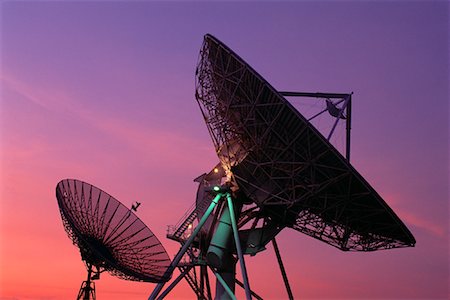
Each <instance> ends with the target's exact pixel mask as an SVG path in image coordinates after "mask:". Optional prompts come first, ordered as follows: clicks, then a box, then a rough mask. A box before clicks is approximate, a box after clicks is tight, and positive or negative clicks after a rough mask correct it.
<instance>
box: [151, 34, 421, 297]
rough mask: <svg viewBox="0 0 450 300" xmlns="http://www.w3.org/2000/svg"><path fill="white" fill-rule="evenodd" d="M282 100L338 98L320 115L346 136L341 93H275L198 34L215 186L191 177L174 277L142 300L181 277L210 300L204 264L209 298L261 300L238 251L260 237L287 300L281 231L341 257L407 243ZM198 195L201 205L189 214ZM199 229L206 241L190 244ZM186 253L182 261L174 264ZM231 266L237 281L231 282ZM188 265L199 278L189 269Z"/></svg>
mask: <svg viewBox="0 0 450 300" xmlns="http://www.w3.org/2000/svg"><path fill="white" fill-rule="evenodd" d="M283 95H284V96H306V97H323V98H328V99H329V98H334V99H341V100H342V101H341V102H343V105H342V106H341V107H340V108H338V107H337V106H335V105H333V106H331V105H329V107H328V110H329V112H330V115H332V116H333V115H335V116H334V117H336V122H338V121H339V120H340V119H344V120H345V121H346V122H347V134H349V129H350V119H351V118H350V115H351V114H350V111H349V109H350V103H351V96H352V95H351V94H330V93H305V92H299V93H296V92H294V93H290V92H283V93H281V92H278V91H277V90H275V89H274V88H273V87H272V86H271V85H270V84H269V83H268V82H267V81H266V80H264V79H263V78H262V77H261V76H260V75H259V74H258V73H257V72H256V71H255V70H253V69H252V68H251V67H250V66H249V65H248V64H247V63H246V62H244V61H243V60H242V59H241V58H240V57H239V56H238V55H237V54H235V53H234V52H233V51H232V50H231V49H230V48H228V47H227V46H226V45H225V44H223V43H222V42H220V41H219V40H218V39H217V38H215V37H213V36H212V35H209V34H207V35H205V37H204V43H203V46H202V49H201V51H200V59H199V63H198V66H197V71H196V94H195V96H196V99H197V102H198V104H199V106H200V109H201V111H202V114H203V117H204V120H205V123H206V125H207V127H208V131H209V133H210V135H211V138H212V141H213V144H214V146H215V150H216V153H217V156H218V158H219V160H220V164H219V165H220V168H221V169H223V172H224V174H223V175H222V176H221V181H220V182H221V184H220V185H216V186H213V187H212V188H211V189H207V188H206V187H207V186H209V185H210V183H211V182H213V183H214V182H217V181H214V180H216V179H212V177H208V176H210V174H211V172H209V173H208V174H204V175H202V176H200V177H199V178H197V181H198V182H199V191H200V192H198V193H197V205H196V206H195V207H194V208H193V209H192V210H191V211H188V212H187V213H186V215H185V216H186V218H185V219H184V220H185V221H184V222H180V224H179V226H178V227H177V229H176V232H178V233H180V232H183V231H184V230H186V228H188V227H189V226H188V224H192V221H193V220H196V219H197V220H198V224H197V226H196V227H195V229H194V230H193V231H192V232H191V233H190V234H189V235H188V236H186V238H185V239H184V240H182V241H180V243H181V245H182V247H181V249H180V251H179V252H178V254H177V255H176V257H175V258H174V259H173V261H172V263H171V265H170V267H169V268H168V269H167V274H166V277H167V276H169V275H171V274H172V272H173V271H174V269H175V268H176V267H178V268H179V269H180V271H181V273H180V275H179V276H178V277H177V278H176V279H175V280H174V281H173V282H172V284H171V285H170V286H169V287H168V288H167V289H166V290H165V291H164V292H162V293H161V294H160V292H161V290H162V288H163V286H164V283H159V284H158V285H157V286H156V287H155V289H154V290H153V292H152V294H151V295H150V298H149V299H156V298H158V299H162V298H163V297H165V296H166V295H167V294H168V293H169V292H170V290H171V289H172V288H173V287H174V286H175V285H176V284H177V283H178V282H179V281H180V280H181V279H182V278H183V277H184V278H185V279H186V280H187V282H188V283H189V284H190V286H191V288H192V289H193V291H194V292H195V293H196V295H197V297H198V299H211V298H212V297H211V291H210V288H209V284H208V275H207V272H206V274H205V271H204V270H205V269H206V268H209V269H210V270H211V271H212V273H213V274H214V275H215V276H216V278H217V284H216V299H235V295H234V289H235V284H236V283H237V284H238V285H240V286H242V287H244V289H245V295H246V299H251V298H252V297H255V298H257V299H262V298H261V297H259V296H258V295H257V294H256V293H254V292H253V291H252V290H251V289H250V284H249V280H248V275H247V272H246V267H245V261H244V254H250V255H255V254H257V253H258V252H259V251H262V250H264V248H265V247H264V246H265V245H266V244H267V243H268V242H269V241H272V243H273V248H274V250H275V253H276V255H277V261H278V263H279V266H280V271H281V273H282V276H283V280H284V283H285V285H286V289H287V293H288V297H289V299H293V295H292V292H291V290H290V286H289V282H288V280H287V275H286V272H285V270H284V267H283V264H282V260H281V256H280V253H279V251H278V246H277V244H276V241H275V235H276V234H277V233H278V232H280V231H281V230H282V229H283V228H285V227H290V228H293V229H295V230H297V231H299V232H302V233H305V234H307V235H309V236H311V237H313V238H316V239H318V240H320V241H323V242H325V243H327V244H330V245H331V246H334V247H336V248H338V249H340V250H343V251H375V250H379V249H391V248H402V247H412V246H414V245H415V239H414V237H413V235H412V234H411V232H410V231H409V230H408V228H407V227H406V226H405V225H404V224H403V223H402V221H401V220H400V219H399V218H398V217H397V215H396V214H395V213H394V212H393V211H392V209H391V208H389V206H388V205H387V204H386V203H385V202H384V200H383V199H382V198H381V197H380V196H379V195H378V193H377V192H376V191H375V190H374V189H373V188H372V187H371V186H370V185H369V183H368V182H367V181H366V180H365V179H364V178H363V177H362V176H361V175H360V174H359V173H358V172H357V171H356V170H355V169H354V168H353V166H352V165H350V163H349V148H348V149H347V157H346V158H344V157H343V156H342V155H341V154H340V153H339V152H338V151H337V150H336V149H335V148H334V146H333V145H332V144H331V143H330V142H329V137H328V139H327V138H325V137H324V136H323V135H322V134H321V133H320V132H319V131H318V130H317V129H316V128H315V127H314V126H313V125H312V124H311V123H310V122H308V120H307V119H306V118H305V117H304V116H302V115H301V114H300V113H299V112H298V111H297V110H296V109H295V108H294V107H293V106H292V105H291V104H290V103H289V102H288V101H287V100H286V99H285V98H284V97H283ZM330 104H331V103H330ZM333 110H339V111H333ZM344 110H345V115H344ZM343 116H345V118H343ZM334 128H335V127H333V129H332V131H333V130H334ZM330 134H332V132H331V133H330ZM347 142H349V139H348V140H347ZM215 168H217V166H216V167H215ZM222 178H225V182H224V183H223V184H222ZM208 193H210V194H211V195H212V196H208ZM205 199H207V200H208V201H209V203H210V204H209V206H206V207H207V208H206V209H205V208H203V204H202V208H201V209H199V208H198V206H199V204H198V203H203V202H204V201H203V200H205ZM208 201H206V202H208ZM210 218H212V219H210ZM205 224H207V225H205ZM204 226H205V228H207V229H206V232H207V238H206V239H205V240H206V241H205V240H203V241H200V242H199V236H200V239H202V238H203V237H201V235H199V233H200V232H202V230H203V229H202V228H203V227H204ZM245 226H247V228H244V227H245ZM169 237H170V236H169ZM186 254H187V256H188V259H189V262H188V264H186V263H185V262H184V263H182V264H181V263H180V261H181V258H182V257H183V256H185V255H186ZM237 261H239V263H240V267H241V272H242V280H243V283H241V282H239V281H238V280H237V279H236V277H235V270H236V266H235V265H236V262H237ZM196 267H199V268H200V270H201V272H200V278H198V277H196V276H195V274H196V272H192V270H193V269H194V270H195V268H196ZM197 274H198V273H197Z"/></svg>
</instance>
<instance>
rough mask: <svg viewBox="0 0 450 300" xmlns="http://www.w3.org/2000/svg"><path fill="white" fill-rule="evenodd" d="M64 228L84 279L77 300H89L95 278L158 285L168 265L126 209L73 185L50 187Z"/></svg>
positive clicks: (85, 187)
mask: <svg viewBox="0 0 450 300" xmlns="http://www.w3.org/2000/svg"><path fill="white" fill-rule="evenodd" d="M56 198H57V200H58V205H59V209H60V212H61V218H62V220H63V225H64V228H65V230H66V232H67V234H68V235H69V237H70V238H71V239H72V241H73V243H74V244H76V245H77V246H78V248H79V249H80V252H81V258H82V260H83V261H84V262H85V264H86V268H87V271H88V278H87V280H86V281H84V282H83V284H82V285H81V288H80V292H79V294H78V299H83V300H85V299H92V298H94V299H95V284H94V282H92V280H95V279H98V278H99V276H100V273H101V272H103V271H108V272H109V273H111V274H112V275H114V276H118V277H120V278H122V279H126V280H134V281H144V282H154V283H157V282H164V281H167V280H168V279H169V278H168V277H165V275H164V274H165V271H166V269H167V267H168V266H169V264H170V259H169V256H168V255H167V253H166V251H165V249H164V248H163V246H162V245H161V243H160V242H159V240H158V239H157V238H156V236H155V235H154V234H153V233H152V232H151V231H150V229H149V228H148V227H147V226H146V225H145V224H144V223H143V222H142V221H141V220H140V219H139V218H138V217H137V216H136V215H135V214H134V213H133V212H132V211H131V210H129V209H128V208H126V207H125V206H124V205H123V204H121V203H120V202H119V201H118V200H116V199H115V198H113V197H112V196H110V195H109V194H107V193H106V192H104V191H102V190H101V189H99V188H97V187H95V186H93V185H91V184H88V183H86V182H83V181H80V180H76V179H64V180H61V181H60V182H59V183H58V184H57V186H56Z"/></svg>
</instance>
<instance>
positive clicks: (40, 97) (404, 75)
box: [0, 1, 449, 300]
mask: <svg viewBox="0 0 450 300" xmlns="http://www.w3.org/2000/svg"><path fill="white" fill-rule="evenodd" d="M0 8H1V103H0V122H1V123H0V125H1V126H0V128H1V132H0V133H1V136H0V145H1V147H0V157H1V159H0V163H1V165H0V167H1V173H0V176H1V178H0V191H1V194H0V195H1V202H0V226H1V227H0V251H1V252H0V299H3V300H6V299H74V298H75V297H76V294H77V292H78V289H79V286H80V284H81V282H82V281H83V280H84V279H85V277H86V272H85V269H84V266H83V264H82V262H81V259H80V255H79V251H78V249H77V248H76V247H75V246H73V245H72V244H71V241H70V240H69V239H68V237H67V235H66V233H65V231H64V229H63V226H62V222H61V218H60V215H59V211H58V206H57V202H56V198H55V192H54V190H55V186H56V184H57V183H58V181H59V180H61V179H63V178H77V179H81V180H84V181H87V182H89V183H93V184H95V185H96V186H98V187H99V188H101V189H103V190H105V191H107V192H108V193H110V194H112V195H113V196H114V197H116V198H117V199H119V200H120V201H121V202H122V203H124V204H125V205H127V206H130V205H131V203H132V202H134V201H136V200H139V201H141V202H142V205H141V207H140V208H139V211H138V216H139V217H140V218H141V219H142V220H143V221H144V222H145V223H146V224H147V225H148V226H149V227H150V228H151V230H152V231H153V232H154V233H155V234H156V235H157V236H158V238H159V239H160V240H161V241H162V243H163V245H164V246H165V247H166V249H167V251H168V252H169V254H170V256H173V255H174V254H175V253H176V251H177V249H178V245H177V244H176V243H175V242H172V241H170V240H167V239H166V238H165V230H166V225H169V224H175V223H176V222H177V221H178V219H179V218H180V217H181V216H182V215H183V214H184V212H185V210H186V209H187V208H188V207H190V206H191V205H192V203H193V202H194V200H195V199H194V197H195V192H196V185H195V184H194V183H193V182H192V179H193V178H195V177H197V176H198V175H199V174H202V173H203V172H205V171H209V170H210V169H211V168H212V166H214V164H216V162H217V158H216V156H215V153H214V149H213V146H212V143H211V140H210V137H209V135H208V132H207V129H206V126H205V125H204V123H203V120H202V117H201V114H200V110H199V108H198V106H197V104H196V102H195V99H194V72H195V67H196V63H197V60H198V52H199V49H200V46H201V44H202V39H203V35H204V34H206V33H211V34H213V35H215V36H216V37H217V38H219V39H220V40H222V41H223V42H224V43H225V44H227V45H228V46H229V47H230V48H232V49H233V50H234V51H236V52H237V53H238V54H239V55H240V56H241V57H243V58H244V59H245V60H246V61H247V62H248V63H250V64H251V65H252V66H253V67H254V68H255V70H257V71H258V72H259V73H260V74H261V75H262V76H264V77H265V78H266V79H267V80H268V81H269V82H271V84H272V85H273V86H274V87H275V88H277V89H279V90H291V91H310V92H316V91H320V92H341V93H347V92H351V91H353V92H354V97H353V130H352V164H353V165H354V166H355V168H356V169H357V170H358V171H359V172H360V173H361V174H362V175H363V176H365V178H366V179H367V180H368V181H369V183H371V185H372V186H373V187H374V188H375V189H376V190H377V191H378V192H379V194H380V195H381V196H382V197H383V198H384V199H385V201H386V202H387V203H388V205H390V206H391V207H392V208H393V209H394V211H395V212H396V213H397V214H398V215H399V217H400V218H401V219H402V220H403V221H404V222H405V224H406V225H407V226H408V227H409V228H410V230H411V231H412V233H413V234H414V236H415V237H416V239H417V245H416V247H415V248H407V249H394V250H388V251H379V252H374V253H344V252H341V251H339V250H337V249H335V248H333V247H330V246H329V245H327V244H324V243H321V242H319V241H317V240H314V239H312V238H310V237H308V236H304V235H302V234H300V233H298V232H296V231H293V230H290V229H286V230H284V231H283V232H282V233H281V234H280V235H279V237H278V244H279V247H280V251H281V253H282V255H283V259H284V263H285V266H286V270H287V273H288V275H289V277H290V282H291V286H292V288H293V292H294V295H295V296H296V297H298V298H301V299H350V298H354V299H447V298H448V297H449V292H448V285H449V270H448V268H449V261H448V256H449V252H448V251H449V249H448V233H449V232H448V228H449V226H448V215H449V207H448V184H449V177H448V170H449V160H448V154H449V149H448V147H449V143H448V138H449V132H448V128H449V126H448V125H449V123H448V113H449V107H448V106H449V105H448V99H449V97H448V96H449V95H448V82H449V76H448V62H449V60H448V59H449V58H448V54H449V50H448V41H449V31H448V28H449V24H448V21H449V19H448V14H449V5H448V2H447V1H391V2H388V1H381V2H379V1H377V2H375V1H373V2H372V1H359V2H356V1H319V2H309V1H308V2H303V1H289V2H281V3H278V2H277V3H275V2H258V3H257V2H253V1H247V2H239V1H233V2H209V3H207V2H202V1H197V2H185V1H182V2H167V3H163V2H145V1H142V2H125V1H124V2H120V1H117V2H106V1H99V2H79V3H75V2H61V1H59V2H56V1H54V2H52V1H46V2H28V1H18V2H15V1H2V2H1V6H0ZM247 266H248V269H249V273H250V274H249V277H250V284H251V286H252V288H253V289H254V290H255V291H256V292H257V293H259V294H260V295H262V296H263V297H264V298H265V299H283V298H286V293H285V292H284V290H283V284H282V279H281V275H280V274H279V271H278V270H277V264H276V260H275V256H274V253H273V249H272V247H269V248H268V250H267V251H265V252H263V253H261V254H259V255H257V256H256V257H253V258H249V259H248V260H247ZM153 287H154V285H153V284H148V283H136V282H127V281H123V280H120V279H117V278H114V277H111V276H109V275H108V274H103V275H102V278H101V280H100V281H98V282H97V297H98V298H99V299H147V297H148V295H149V294H150V292H151V290H152V289H153ZM192 298H193V293H192V292H191V291H190V290H189V288H188V287H187V284H185V283H183V284H180V285H179V286H178V287H177V288H176V289H175V291H174V293H173V294H172V295H171V297H170V299H192Z"/></svg>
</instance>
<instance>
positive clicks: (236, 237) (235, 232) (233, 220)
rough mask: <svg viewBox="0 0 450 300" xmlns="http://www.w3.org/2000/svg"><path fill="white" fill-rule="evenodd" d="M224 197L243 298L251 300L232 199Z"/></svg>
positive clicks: (228, 196)
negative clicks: (239, 272)
mask: <svg viewBox="0 0 450 300" xmlns="http://www.w3.org/2000/svg"><path fill="white" fill-rule="evenodd" d="M226 197H227V201H228V202H227V203H228V209H229V210H230V217H231V226H232V227H233V236H234V243H235V244H236V252H237V255H238V258H239V264H240V266H241V272H242V279H243V281H244V289H245V298H246V299H247V300H251V299H252V294H251V290H250V284H249V282H248V276H247V268H246V267H245V261H244V255H243V254H242V248H241V241H240V240H239V232H238V228H237V223H236V217H235V215H234V208H233V199H231V196H230V194H229V193H227V194H226Z"/></svg>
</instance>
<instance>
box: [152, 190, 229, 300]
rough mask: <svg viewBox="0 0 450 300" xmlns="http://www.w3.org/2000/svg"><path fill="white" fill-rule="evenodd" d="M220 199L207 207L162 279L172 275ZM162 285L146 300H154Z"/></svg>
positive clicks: (162, 283)
mask: <svg viewBox="0 0 450 300" xmlns="http://www.w3.org/2000/svg"><path fill="white" fill-rule="evenodd" d="M221 197H222V195H221V194H218V195H217V196H216V197H215V198H214V199H213V201H212V202H211V204H210V205H209V207H208V209H207V210H206V212H205V214H204V215H203V217H202V218H201V220H200V222H199V223H198V225H197V227H195V230H194V232H193V233H192V235H191V236H190V237H189V239H188V240H187V241H186V243H184V245H183V247H182V248H181V249H180V250H179V251H178V253H177V255H176V256H175V258H174V259H173V260H172V263H171V264H170V266H169V267H168V268H167V270H166V272H165V274H164V277H166V278H169V277H170V276H171V275H172V273H173V271H174V270H175V268H176V267H177V265H178V263H179V262H180V260H181V258H182V257H183V255H184V254H185V253H186V250H187V249H188V248H189V246H190V245H191V244H192V242H193V241H194V238H195V237H196V236H197V234H198V233H199V231H200V229H202V227H203V225H204V224H205V222H206V220H207V219H208V217H209V215H210V214H211V212H212V211H213V210H214V207H216V205H217V203H218V202H219V200H220V198H221ZM164 284H165V282H161V283H158V285H157V286H156V287H155V289H154V290H153V292H152V293H151V295H150V297H149V298H148V299H149V300H154V299H156V296H158V294H159V293H160V292H161V289H162V288H163V287H164Z"/></svg>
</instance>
